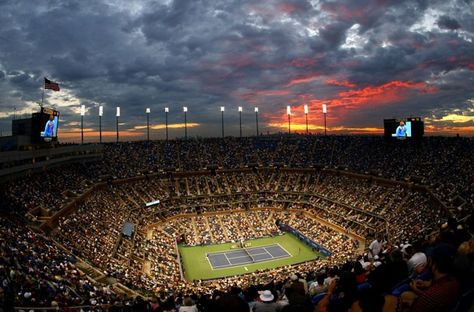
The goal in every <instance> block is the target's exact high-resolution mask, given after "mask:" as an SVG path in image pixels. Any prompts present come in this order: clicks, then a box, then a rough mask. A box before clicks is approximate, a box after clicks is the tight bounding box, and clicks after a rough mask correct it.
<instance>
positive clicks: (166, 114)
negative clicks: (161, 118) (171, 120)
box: [165, 107, 170, 141]
mask: <svg viewBox="0 0 474 312" xmlns="http://www.w3.org/2000/svg"><path fill="white" fill-rule="evenodd" d="M169 112H170V109H169V108H168V107H165V129H166V141H168V113H169Z"/></svg>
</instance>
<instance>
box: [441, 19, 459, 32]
mask: <svg viewBox="0 0 474 312" xmlns="http://www.w3.org/2000/svg"><path fill="white" fill-rule="evenodd" d="M438 26H439V27H440V28H446V29H450V30H456V29H459V28H461V25H459V23H458V21H457V20H455V19H454V18H451V17H449V16H446V15H443V16H441V17H440V18H439V19H438Z"/></svg>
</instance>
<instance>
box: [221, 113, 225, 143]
mask: <svg viewBox="0 0 474 312" xmlns="http://www.w3.org/2000/svg"><path fill="white" fill-rule="evenodd" d="M224 111H225V107H224V106H221V129H222V138H224Z"/></svg>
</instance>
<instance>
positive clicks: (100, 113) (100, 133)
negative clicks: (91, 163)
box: [99, 105, 104, 144]
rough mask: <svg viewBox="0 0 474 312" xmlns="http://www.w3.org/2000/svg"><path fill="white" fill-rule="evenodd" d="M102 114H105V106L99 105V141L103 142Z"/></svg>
mask: <svg viewBox="0 0 474 312" xmlns="http://www.w3.org/2000/svg"><path fill="white" fill-rule="evenodd" d="M102 115H104V107H103V106H102V105H100V106H99V143H100V144H102Z"/></svg>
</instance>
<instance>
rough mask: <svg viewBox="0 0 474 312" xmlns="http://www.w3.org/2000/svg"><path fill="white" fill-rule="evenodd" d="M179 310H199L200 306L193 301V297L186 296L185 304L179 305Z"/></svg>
mask: <svg viewBox="0 0 474 312" xmlns="http://www.w3.org/2000/svg"><path fill="white" fill-rule="evenodd" d="M179 312H198V308H197V307H196V305H195V304H194V303H193V299H191V297H185V298H184V300H183V305H182V306H180V307H179Z"/></svg>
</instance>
